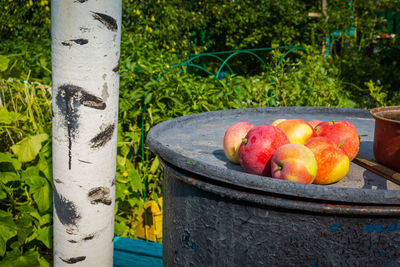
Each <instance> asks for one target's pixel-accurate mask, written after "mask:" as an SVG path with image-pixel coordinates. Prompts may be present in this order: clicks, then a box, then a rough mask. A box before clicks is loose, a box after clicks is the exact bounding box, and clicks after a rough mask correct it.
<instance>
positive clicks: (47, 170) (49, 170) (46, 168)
mask: <svg viewBox="0 0 400 267" xmlns="http://www.w3.org/2000/svg"><path fill="white" fill-rule="evenodd" d="M51 163H52V162H51V159H50V158H49V159H46V158H45V156H44V155H43V154H42V152H40V153H39V162H38V164H37V165H36V166H37V167H38V168H39V170H40V171H41V172H42V173H43V174H44V176H46V178H47V179H48V180H49V182H50V183H51V182H52V179H53V167H52V165H51Z"/></svg>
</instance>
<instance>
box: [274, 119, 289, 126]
mask: <svg viewBox="0 0 400 267" xmlns="http://www.w3.org/2000/svg"><path fill="white" fill-rule="evenodd" d="M285 120H286V119H277V120H274V121H273V122H272V123H271V125H272V126H278V124H279V123H281V122H284V121H285Z"/></svg>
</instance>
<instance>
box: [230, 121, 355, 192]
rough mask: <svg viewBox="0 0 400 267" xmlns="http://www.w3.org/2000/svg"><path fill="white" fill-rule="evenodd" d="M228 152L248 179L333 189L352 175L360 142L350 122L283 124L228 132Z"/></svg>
mask: <svg viewBox="0 0 400 267" xmlns="http://www.w3.org/2000/svg"><path fill="white" fill-rule="evenodd" d="M223 147H224V152H225V155H226V157H227V158H228V160H229V161H231V162H232V163H235V164H240V166H242V168H243V169H244V170H245V171H246V172H247V173H251V174H257V175H262V176H267V177H272V178H277V179H282V180H288V181H293V182H299V183H314V184H331V183H335V182H338V181H339V180H341V179H342V178H343V177H345V176H346V174H347V173H348V171H349V169H350V161H352V160H353V159H354V158H355V157H356V155H357V153H358V150H359V147H360V139H359V135H358V132H357V129H356V127H355V126H354V125H353V124H352V123H351V122H348V121H339V122H336V121H320V120H311V121H308V122H306V121H304V120H302V119H279V120H276V121H274V122H273V123H272V124H271V125H269V124H264V125H258V126H254V125H253V124H251V123H249V122H239V123H235V124H233V125H231V126H230V127H229V128H228V129H227V130H226V132H225V135H224V140H223Z"/></svg>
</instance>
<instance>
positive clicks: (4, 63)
mask: <svg viewBox="0 0 400 267" xmlns="http://www.w3.org/2000/svg"><path fill="white" fill-rule="evenodd" d="M8 63H10V59H9V58H8V57H6V56H3V55H0V71H6V70H7V68H8Z"/></svg>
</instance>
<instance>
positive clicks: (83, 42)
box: [70, 38, 89, 45]
mask: <svg viewBox="0 0 400 267" xmlns="http://www.w3.org/2000/svg"><path fill="white" fill-rule="evenodd" d="M70 41H71V42H74V43H76V44H78V45H85V44H87V43H89V40H88V39H83V38H80V39H73V40H70Z"/></svg>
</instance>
